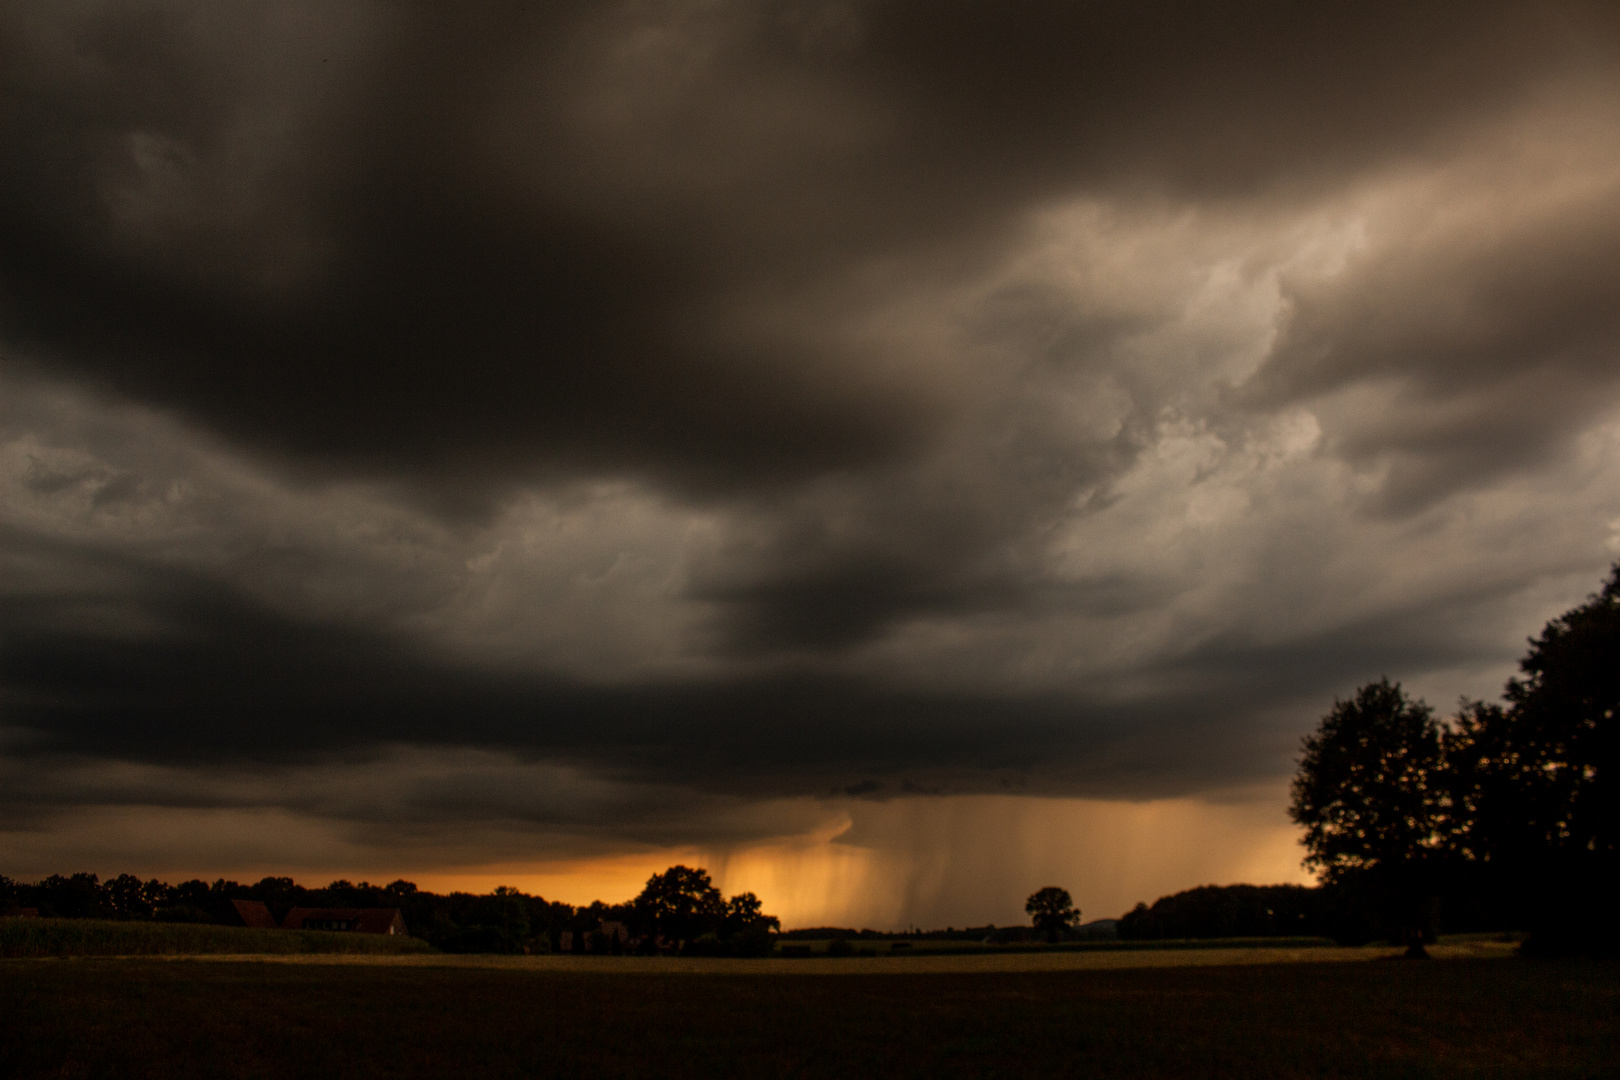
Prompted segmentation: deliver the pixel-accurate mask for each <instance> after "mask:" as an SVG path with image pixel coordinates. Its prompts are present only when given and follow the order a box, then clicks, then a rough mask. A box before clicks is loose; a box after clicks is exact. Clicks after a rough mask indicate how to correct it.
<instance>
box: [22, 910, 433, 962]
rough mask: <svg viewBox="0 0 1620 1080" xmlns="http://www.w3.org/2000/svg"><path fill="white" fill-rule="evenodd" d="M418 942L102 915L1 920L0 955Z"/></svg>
mask: <svg viewBox="0 0 1620 1080" xmlns="http://www.w3.org/2000/svg"><path fill="white" fill-rule="evenodd" d="M431 951H432V950H431V949H430V948H429V946H428V945H427V944H426V943H425V942H422V941H418V940H416V939H415V938H408V937H390V936H388V935H385V934H340V933H334V932H330V931H322V930H249V929H246V928H245V927H235V926H210V925H207V924H205V923H155V922H116V921H112V920H105V919H0V957H30V956H34V957H37V956H196V955H206V954H210V953H214V954H221V953H223V954H242V953H251V954H287V953H362V954H374V955H376V954H389V955H397V954H409V953H427V952H431Z"/></svg>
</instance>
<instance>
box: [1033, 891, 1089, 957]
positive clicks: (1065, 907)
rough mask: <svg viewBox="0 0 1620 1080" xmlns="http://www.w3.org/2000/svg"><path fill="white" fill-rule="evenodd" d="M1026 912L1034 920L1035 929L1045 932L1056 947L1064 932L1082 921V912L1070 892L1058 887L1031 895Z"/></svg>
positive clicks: (1047, 938)
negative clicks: (1075, 904)
mask: <svg viewBox="0 0 1620 1080" xmlns="http://www.w3.org/2000/svg"><path fill="white" fill-rule="evenodd" d="M1024 910H1025V911H1026V912H1028V913H1029V915H1030V917H1031V918H1032V919H1033V920H1034V922H1035V929H1037V930H1040V931H1043V932H1044V933H1045V934H1046V940H1047V941H1050V942H1052V943H1053V944H1054V945H1055V944H1057V941H1058V939H1059V938H1060V937H1062V936H1063V931H1065V930H1067V929H1068V928H1069V927H1071V926H1073V925H1074V924H1075V923H1077V922H1079V921H1080V910H1079V909H1078V908H1076V907H1075V906H1074V901H1073V900H1072V899H1070V897H1069V890H1067V889H1060V888H1058V887H1057V886H1056V885H1048V886H1047V887H1046V888H1044V889H1040V890H1038V891H1036V892H1033V893H1030V894H1029V899H1028V900H1025V901H1024Z"/></svg>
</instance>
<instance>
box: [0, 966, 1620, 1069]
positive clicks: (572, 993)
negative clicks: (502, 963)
mask: <svg viewBox="0 0 1620 1080" xmlns="http://www.w3.org/2000/svg"><path fill="white" fill-rule="evenodd" d="M0 1075H4V1076H6V1077H126V1076H128V1077H186V1076H227V1077H236V1076H243V1077H334V1076H340V1077H373V1076H375V1077H388V1078H405V1077H445V1076H455V1077H505V1076H565V1077H617V1076H648V1077H702V1078H704V1080H714V1078H718V1077H813V1076H814V1077H819V1076H826V1077H846V1076H884V1077H929V1078H935V1077H950V1076H985V1077H989V1076H1006V1077H1040V1076H1099V1077H1180V1076H1187V1077H1244V1078H1255V1077H1301V1076H1310V1077H1339V1076H1346V1077H1348V1076H1400V1077H1453V1076H1458V1077H1461V1076H1468V1077H1473V1076H1480V1077H1486V1076H1488V1077H1521V1076H1522V1077H1586V1076H1590V1077H1597V1076H1615V1075H1620V968H1616V967H1615V966H1614V965H1613V964H1599V963H1580V962H1543V961H1531V960H1521V959H1512V960H1484V961H1466V960H1460V961H1448V962H1438V961H1437V962H1432V963H1421V962H1373V963H1353V964H1297V965H1274V966H1266V967H1225V968H1176V969H1157V970H1152V969H1149V970H1124V971H1087V972H1061V973H1052V972H1042V973H1024V972H1006V973H996V974H977V975H959V974H935V975H848V976H843V975H820V976H801V975H768V976H747V975H744V976H722V975H679V974H674V975H638V974H598V973H592V974H569V973H559V972H547V971H532V970H531V971H525V970H512V969H477V968H422V967H397V966H382V965H379V966H367V965H353V966H317V965H303V964H297V965H293V964H269V963H242V962H235V961H231V962H199V961H154V960H95V959H85V960H62V961H56V960H13V961H5V962H0Z"/></svg>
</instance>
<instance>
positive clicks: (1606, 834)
mask: <svg viewBox="0 0 1620 1080" xmlns="http://www.w3.org/2000/svg"><path fill="white" fill-rule="evenodd" d="M1519 670H1520V672H1521V674H1520V676H1519V677H1518V678H1514V679H1512V680H1510V681H1509V682H1508V684H1507V688H1506V690H1505V692H1504V694H1503V697H1504V698H1506V702H1507V704H1506V706H1505V707H1503V706H1499V705H1492V704H1485V703H1483V702H1475V703H1470V704H1468V705H1467V706H1466V707H1465V708H1464V710H1463V714H1462V716H1460V717H1459V718H1458V721H1457V724H1456V726H1455V728H1454V730H1453V732H1452V733H1451V735H1450V736H1449V737H1448V739H1447V756H1448V759H1449V760H1450V762H1451V772H1452V775H1451V784H1452V798H1453V801H1454V803H1455V804H1456V808H1457V814H1458V817H1459V830H1458V845H1459V848H1460V849H1461V850H1462V852H1463V853H1464V854H1465V855H1466V856H1468V857H1469V858H1470V859H1471V860H1472V861H1473V862H1475V863H1476V864H1477V865H1480V866H1482V867H1484V868H1485V870H1486V871H1487V872H1486V874H1485V875H1484V880H1485V881H1486V882H1487V885H1488V887H1489V888H1491V889H1492V890H1493V891H1494V892H1496V893H1497V894H1499V895H1501V896H1503V897H1504V898H1505V899H1506V900H1507V903H1508V910H1509V912H1510V915H1511V916H1513V917H1516V918H1517V919H1528V920H1529V921H1531V922H1532V923H1533V924H1534V925H1535V929H1536V938H1537V940H1538V941H1539V943H1541V944H1543V945H1548V946H1550V947H1556V948H1560V949H1566V948H1571V947H1577V946H1579V944H1580V943H1579V942H1578V941H1577V940H1576V939H1577V938H1579V937H1591V936H1592V935H1594V934H1595V935H1598V936H1599V937H1605V938H1606V939H1607V943H1608V946H1609V947H1611V948H1612V947H1613V945H1614V930H1613V929H1612V919H1611V918H1610V917H1609V916H1608V914H1607V912H1606V908H1607V907H1608V905H1609V904H1610V903H1611V902H1612V900H1611V892H1610V883H1611V882H1612V881H1613V880H1615V878H1616V877H1617V876H1620V865H1617V862H1620V860H1617V857H1616V836H1615V833H1616V830H1617V828H1620V821H1617V820H1616V818H1617V815H1620V805H1617V800H1616V793H1615V788H1616V783H1617V777H1616V771H1617V768H1620V763H1617V761H1616V753H1617V749H1616V724H1617V719H1616V715H1617V712H1620V563H1617V564H1616V565H1615V566H1614V567H1611V569H1610V572H1609V577H1608V580H1607V581H1605V582H1604V584H1603V588H1602V589H1601V590H1600V591H1599V592H1597V593H1596V594H1594V595H1592V596H1590V597H1588V598H1587V600H1586V603H1584V604H1581V605H1580V606H1578V607H1575V608H1572V609H1571V610H1569V611H1567V612H1565V613H1564V614H1562V615H1560V616H1559V617H1558V618H1556V619H1553V620H1552V621H1551V622H1549V623H1547V625H1546V626H1545V627H1544V628H1543V629H1542V631H1541V635H1540V636H1539V637H1536V638H1532V639H1531V640H1530V652H1529V653H1528V654H1527V655H1526V656H1525V658H1524V659H1523V660H1521V661H1519ZM1589 944H1590V943H1589Z"/></svg>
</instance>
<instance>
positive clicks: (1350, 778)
mask: <svg viewBox="0 0 1620 1080" xmlns="http://www.w3.org/2000/svg"><path fill="white" fill-rule="evenodd" d="M1440 739H1441V736H1440V725H1439V724H1438V723H1437V722H1436V721H1435V718H1434V713H1433V711H1432V710H1431V709H1430V708H1429V707H1428V706H1427V705H1425V704H1424V703H1423V702H1422V701H1412V700H1410V699H1409V698H1407V696H1406V694H1405V693H1404V692H1403V691H1402V690H1401V687H1400V684H1399V683H1396V684H1394V685H1391V684H1390V681H1389V680H1388V679H1380V680H1379V681H1378V682H1375V683H1368V684H1367V685H1366V686H1363V687H1361V688H1360V689H1359V690H1357V691H1356V696H1355V697H1353V698H1351V699H1350V700H1349V701H1337V702H1334V705H1333V709H1332V711H1331V712H1329V713H1328V714H1327V715H1326V716H1324V717H1323V718H1322V723H1321V726H1320V727H1318V728H1317V730H1316V734H1314V735H1310V736H1307V737H1306V739H1305V742H1304V755H1303V757H1301V759H1300V763H1299V773H1298V774H1297V775H1296V776H1295V777H1294V786H1293V804H1292V805H1291V806H1290V807H1289V816H1291V817H1292V818H1293V819H1294V821H1296V822H1298V823H1299V824H1301V825H1303V826H1305V847H1306V849H1307V850H1308V851H1309V852H1310V854H1309V855H1308V856H1307V857H1306V859H1305V865H1307V866H1311V867H1315V868H1316V869H1317V870H1318V871H1320V873H1321V875H1322V879H1323V881H1324V882H1325V883H1326V884H1330V885H1339V886H1348V887H1350V888H1352V889H1355V890H1357V891H1363V892H1370V893H1371V894H1372V896H1373V897H1375V898H1376V899H1377V901H1378V902H1379V906H1380V907H1382V908H1383V910H1384V914H1385V917H1386V918H1387V919H1388V920H1389V921H1390V922H1391V923H1393V924H1394V929H1395V930H1396V936H1397V937H1399V938H1400V939H1402V940H1404V941H1405V943H1406V945H1407V955H1408V956H1413V957H1421V956H1426V955H1428V954H1427V953H1426V952H1425V951H1424V948H1423V940H1424V938H1425V937H1426V936H1428V934H1429V933H1430V931H1431V928H1430V926H1429V923H1430V921H1431V915H1430V911H1431V909H1432V904H1431V902H1430V895H1431V893H1432V892H1433V887H1434V883H1433V880H1432V879H1433V877H1434V875H1435V873H1436V870H1437V867H1436V863H1437V861H1438V858H1439V857H1440V855H1441V853H1442V850H1443V847H1444V841H1445V827H1446V820H1445V806H1444V804H1445V798H1444V791H1445V786H1446V783H1445V774H1444V760H1443V758H1442V754H1441V741H1440Z"/></svg>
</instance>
